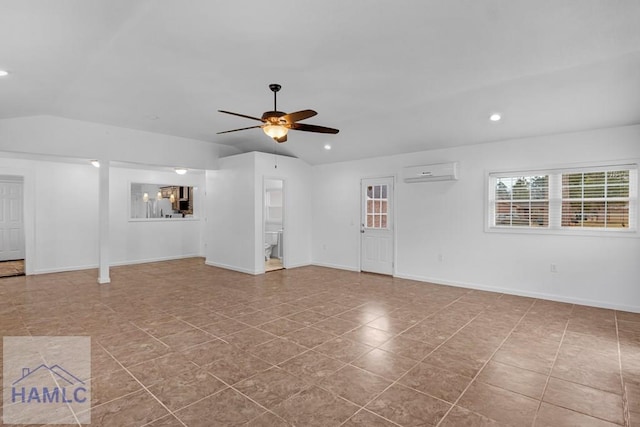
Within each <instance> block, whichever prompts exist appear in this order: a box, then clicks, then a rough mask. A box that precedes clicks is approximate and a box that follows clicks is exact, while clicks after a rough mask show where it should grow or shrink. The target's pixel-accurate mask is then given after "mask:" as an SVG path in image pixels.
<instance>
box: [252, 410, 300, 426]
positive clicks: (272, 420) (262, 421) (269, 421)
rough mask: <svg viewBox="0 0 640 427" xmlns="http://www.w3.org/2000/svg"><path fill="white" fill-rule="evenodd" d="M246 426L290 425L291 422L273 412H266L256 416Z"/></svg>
mask: <svg viewBox="0 0 640 427" xmlns="http://www.w3.org/2000/svg"><path fill="white" fill-rule="evenodd" d="M246 426H247V427H289V426H290V424H289V423H288V422H286V421H285V420H283V419H282V418H280V417H279V416H277V415H275V414H274V413H272V412H265V413H264V414H262V415H259V416H257V417H256V418H254V419H252V420H251V421H249V423H248V424H247V425H246Z"/></svg>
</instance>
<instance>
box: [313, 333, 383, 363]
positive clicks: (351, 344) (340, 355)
mask: <svg viewBox="0 0 640 427" xmlns="http://www.w3.org/2000/svg"><path fill="white" fill-rule="evenodd" d="M372 349H373V347H370V346H368V345H364V344H360V343H357V342H355V341H351V340H348V339H345V338H341V337H338V338H334V339H332V340H331V341H327V342H325V343H324V344H322V345H319V346H318V347H316V348H314V350H315V351H317V352H320V353H323V354H326V355H327V356H329V357H332V358H334V359H338V360H340V361H342V362H345V363H349V362H351V361H353V360H355V359H357V358H358V357H360V356H362V355H363V354H365V353H367V352H369V351H371V350H372Z"/></svg>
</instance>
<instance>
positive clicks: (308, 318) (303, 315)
mask: <svg viewBox="0 0 640 427" xmlns="http://www.w3.org/2000/svg"><path fill="white" fill-rule="evenodd" d="M326 318H327V316H325V315H324V314H320V313H317V312H315V311H311V310H306V311H300V312H298V313H295V314H292V315H290V316H287V319H289V320H293V321H294V322H298V323H302V324H303V325H305V326H311V325H313V324H315V323H318V322H321V321H323V320H325V319H326Z"/></svg>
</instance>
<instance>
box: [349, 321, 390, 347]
mask: <svg viewBox="0 0 640 427" xmlns="http://www.w3.org/2000/svg"><path fill="white" fill-rule="evenodd" d="M342 337H343V338H347V339H350V340H352V341H357V342H359V343H362V344H366V345H370V346H372V347H377V346H379V345H382V344H384V343H385V342H387V341H389V340H390V339H391V338H393V334H392V333H390V332H386V331H383V330H380V329H376V328H372V327H371V326H366V325H365V326H360V327H359V328H356V329H354V330H352V331H350V332H347V333H346V334H344V335H342Z"/></svg>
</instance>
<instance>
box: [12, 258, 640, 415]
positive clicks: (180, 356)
mask: <svg viewBox="0 0 640 427" xmlns="http://www.w3.org/2000/svg"><path fill="white" fill-rule="evenodd" d="M95 281H96V271H78V272H68V273H58V274H50V275H41V276H27V277H15V278H5V279H0V333H1V334H2V335H4V336H7V335H33V336H38V335H90V336H91V337H92V352H93V354H92V372H93V374H92V376H93V378H92V379H91V387H92V400H93V409H92V425H93V426H142V425H146V426H155V427H159V426H185V425H186V426H207V427H210V426H231V425H247V426H287V425H296V426H305V427H306V426H348V427H354V426H398V425H399V426H429V425H433V426H442V427H445V426H456V427H457V426H508V425H511V426H554V427H559V426H615V425H623V426H624V425H626V426H638V425H640V314H632V313H625V312H616V311H613V310H604V309H598V308H590V307H584V306H576V305H571V304H562V303H556V302H550V301H544V300H536V299H530V298H522V297H516V296H511V295H503V294H497V293H490V292H480V291H473V290H468V289H462V288H453V287H447V286H437V285H433V284H427V283H420V282H414V281H409V280H402V279H393V278H389V277H384V276H377V275H370V274H358V273H354V272H346V271H338V270H332V269H327V268H321V267H304V268H297V269H291V270H282V271H278V272H273V273H269V274H266V275H261V276H258V277H253V276H248V275H245V274H240V273H235V272H231V271H226V270H221V269H217V268H213V267H207V266H205V265H204V264H203V260H202V259H187V260H180V261H169V262H162V263H153V264H143V265H135V266H126V267H117V268H113V269H112V283H111V284H110V285H101V286H99V285H97V284H96V283H95ZM65 416H71V415H65Z"/></svg>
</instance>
